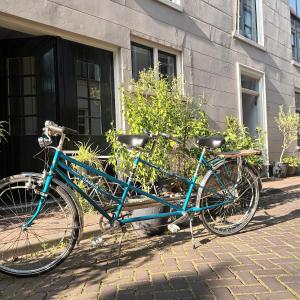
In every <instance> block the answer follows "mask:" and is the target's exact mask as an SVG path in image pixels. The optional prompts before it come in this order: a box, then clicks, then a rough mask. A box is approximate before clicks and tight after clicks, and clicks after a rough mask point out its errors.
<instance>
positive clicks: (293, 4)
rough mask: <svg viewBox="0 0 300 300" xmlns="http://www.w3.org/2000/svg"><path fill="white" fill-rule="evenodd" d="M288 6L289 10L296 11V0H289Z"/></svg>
mask: <svg viewBox="0 0 300 300" xmlns="http://www.w3.org/2000/svg"><path fill="white" fill-rule="evenodd" d="M289 4H290V8H291V10H292V11H293V12H294V13H296V11H297V6H296V0H289Z"/></svg>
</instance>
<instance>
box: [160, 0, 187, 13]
mask: <svg viewBox="0 0 300 300" xmlns="http://www.w3.org/2000/svg"><path fill="white" fill-rule="evenodd" d="M156 1H157V2H160V3H162V4H165V5H167V6H169V7H171V8H173V9H175V10H177V11H179V12H183V7H182V6H181V5H179V4H176V3H173V2H171V1H169V0H156Z"/></svg>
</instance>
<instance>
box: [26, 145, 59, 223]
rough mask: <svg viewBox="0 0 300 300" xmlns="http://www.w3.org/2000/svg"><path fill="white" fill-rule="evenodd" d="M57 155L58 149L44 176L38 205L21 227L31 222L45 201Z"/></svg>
mask: <svg viewBox="0 0 300 300" xmlns="http://www.w3.org/2000/svg"><path fill="white" fill-rule="evenodd" d="M59 155H60V152H59V151H58V150H56V151H55V154H54V157H53V161H52V164H51V167H50V171H49V173H48V175H47V177H46V181H45V184H44V187H43V190H42V193H41V198H40V200H39V203H38V206H37V208H36V209H35V211H34V213H33V215H32V216H31V218H30V219H29V220H28V221H26V222H25V223H24V224H23V226H22V227H23V229H26V228H27V227H29V226H30V225H31V224H32V223H33V221H34V220H35V218H36V217H37V216H38V215H39V213H40V211H41V209H42V207H43V204H44V203H45V198H46V197H47V193H48V191H49V187H50V184H51V181H52V178H53V174H54V171H55V168H56V165H57V162H58V159H59Z"/></svg>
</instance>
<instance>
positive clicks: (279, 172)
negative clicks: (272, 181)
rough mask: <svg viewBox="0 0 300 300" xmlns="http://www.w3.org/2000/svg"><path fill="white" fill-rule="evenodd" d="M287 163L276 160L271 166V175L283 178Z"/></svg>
mask: <svg viewBox="0 0 300 300" xmlns="http://www.w3.org/2000/svg"><path fill="white" fill-rule="evenodd" d="M287 168H288V164H285V163H281V162H278V161H276V162H275V163H274V166H273V176H274V177H278V178H285V177H286V173H287Z"/></svg>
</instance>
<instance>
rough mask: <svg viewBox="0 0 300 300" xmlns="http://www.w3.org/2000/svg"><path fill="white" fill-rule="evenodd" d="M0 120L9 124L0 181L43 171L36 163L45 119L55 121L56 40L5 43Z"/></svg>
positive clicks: (2, 48)
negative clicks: (22, 172) (26, 173)
mask: <svg viewBox="0 0 300 300" xmlns="http://www.w3.org/2000/svg"><path fill="white" fill-rule="evenodd" d="M0 52H1V95H0V97H1V98H0V120H5V121H7V129H8V131H9V136H8V137H7V143H5V142H4V143H2V144H1V145H0V151H1V152H0V163H1V168H0V177H1V178H2V177H4V176H8V175H11V174H16V173H19V172H21V171H41V168H42V166H43V164H42V163H41V162H40V161H39V160H33V158H32V157H33V155H34V154H35V153H37V152H38V151H39V147H38V144H37V136H38V134H40V133H41V128H42V125H43V122H44V120H45V119H50V120H56V85H55V52H56V39H55V38H52V37H36V38H22V39H10V40H2V41H1V45H0Z"/></svg>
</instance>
